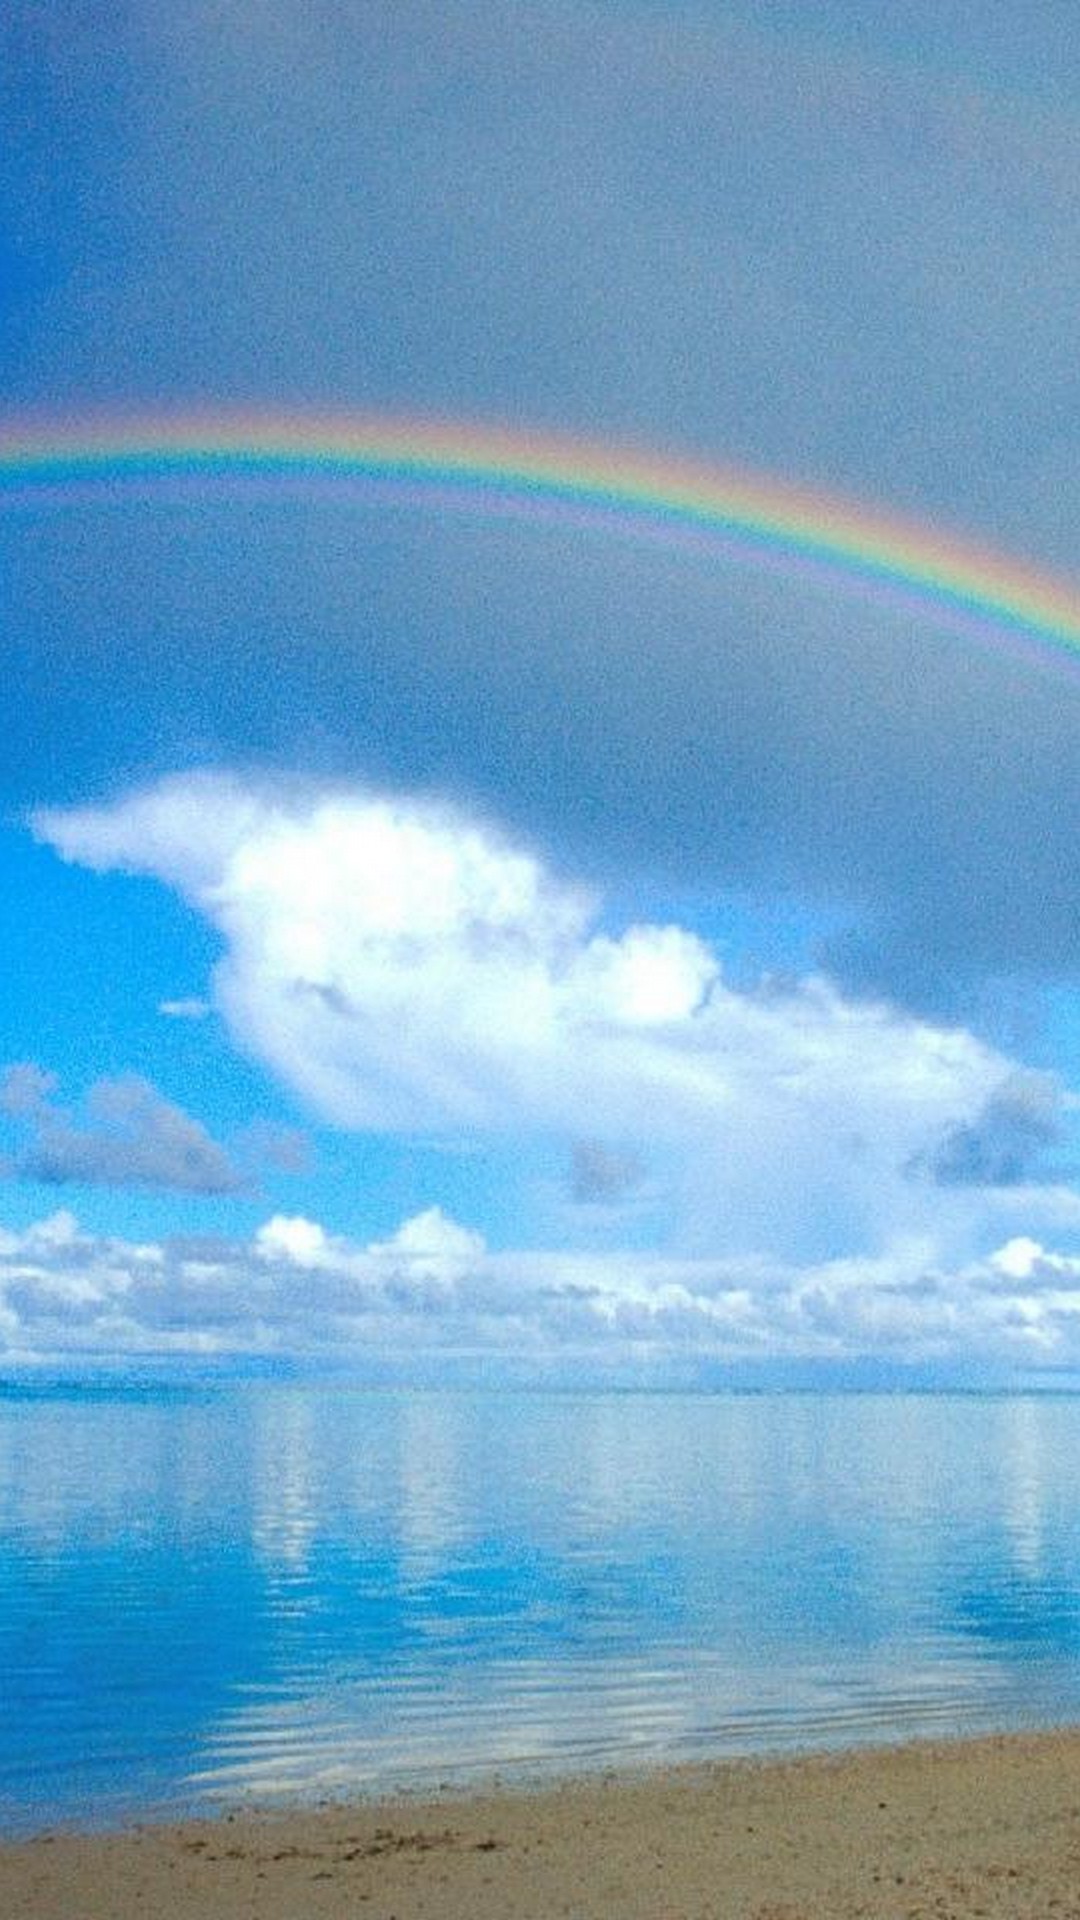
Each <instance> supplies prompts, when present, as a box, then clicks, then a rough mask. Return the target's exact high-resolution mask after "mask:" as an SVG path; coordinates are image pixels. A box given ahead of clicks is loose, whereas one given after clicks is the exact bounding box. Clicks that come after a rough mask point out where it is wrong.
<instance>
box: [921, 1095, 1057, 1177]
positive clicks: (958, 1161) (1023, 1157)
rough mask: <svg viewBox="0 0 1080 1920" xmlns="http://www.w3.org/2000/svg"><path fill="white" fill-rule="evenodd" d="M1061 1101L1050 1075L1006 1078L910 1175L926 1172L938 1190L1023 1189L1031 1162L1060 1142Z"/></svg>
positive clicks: (947, 1132)
mask: <svg viewBox="0 0 1080 1920" xmlns="http://www.w3.org/2000/svg"><path fill="white" fill-rule="evenodd" d="M1061 1098H1062V1095H1061V1088H1060V1085H1059V1083H1058V1081H1057V1080H1056V1079H1055V1077H1054V1076H1053V1074H1049V1073H1036V1072H1028V1071H1021V1072H1018V1073H1013V1074H1010V1075H1009V1076H1008V1078H1007V1079H1006V1080H1003V1081H1002V1082H1001V1084H1000V1086H998V1087H996V1088H995V1089H994V1092H993V1093H992V1094H991V1095H990V1097H989V1099H988V1100H986V1101H985V1102H984V1104H983V1106H982V1108H981V1109H980V1111H979V1113H978V1114H977V1115H976V1117H975V1119H974V1120H972V1121H970V1122H968V1123H966V1124H964V1125H958V1126H952V1127H949V1128H947V1129H946V1131H945V1133H944V1134H943V1135H942V1136H941V1139H940V1140H939V1142H938V1144H937V1146H936V1147H935V1148H934V1149H933V1150H932V1151H931V1152H930V1153H928V1154H925V1155H922V1156H920V1157H919V1158H918V1159H916V1160H914V1161H912V1162H911V1163H910V1170H911V1171H916V1172H917V1171H924V1170H925V1171H926V1172H928V1173H929V1174H930V1176H931V1178H932V1179H933V1180H934V1181H936V1183H937V1185H938V1186H941V1187H1017V1186H1022V1185H1023V1184H1024V1183H1025V1182H1026V1181H1027V1180H1028V1179H1029V1178H1030V1171H1031V1163H1032V1161H1033V1160H1034V1159H1035V1158H1036V1156H1037V1155H1038V1154H1039V1153H1040V1152H1041V1151H1042V1150H1043V1148H1044V1147H1048V1146H1052V1145H1053V1144H1054V1142H1055V1141H1056V1140H1058V1139H1060V1137H1061V1120H1060V1112H1061Z"/></svg>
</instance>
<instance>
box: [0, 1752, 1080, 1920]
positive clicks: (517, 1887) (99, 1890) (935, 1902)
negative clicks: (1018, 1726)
mask: <svg viewBox="0 0 1080 1920" xmlns="http://www.w3.org/2000/svg"><path fill="white" fill-rule="evenodd" d="M0 1914H2V1915H3V1916H4V1920H22V1916H27V1917H30V1916H32V1917H33V1920H44V1916H46V1915H47V1916H49V1920H53V1917H54V1916H55V1917H56V1920H60V1917H61V1916H63V1920H93V1917H94V1916H98V1915H108V1916H110V1920H125V1917H126V1916H129V1915H130V1916H132V1917H134V1916H135V1915H140V1916H151V1917H152V1920H173V1917H174V1916H175V1920H180V1917H181V1916H183V1917H184V1920H195V1917H196V1916H198V1920H211V1917H213V1920H217V1916H222V1917H223V1920H224V1916H229V1920H232V1916H234V1915H237V1916H239V1915H244V1916H245V1920H250V1916H252V1915H259V1916H261V1920H279V1917H280V1920H286V1916H287V1920H306V1916H309V1915H310V1916H320V1915H333V1916H344V1915H349V1916H353V1917H354V1920H355V1917H356V1916H359V1917H360V1920H418V1916H421V1915H423V1916H430V1917H432V1920H616V1917H618V1920H849V1916H850V1917H851V1920H855V1917H856V1916H858V1917H859V1920H864V1917H865V1916H874V1920H876V1917H877V1916H879V1915H881V1916H888V1917H889V1920H900V1917H901V1916H902V1917H903V1920H915V1916H919V1920H968V1916H969V1915H1009V1916H1014V1917H1016V1916H1019V1917H1020V1920H1028V1916H1030V1920H1036V1916H1037V1920H1080V1732H1068V1733H1061V1734H1049V1735H1039V1736H1037V1737H1030V1736H1021V1737H1013V1736H1007V1737H1002V1738H995V1739H990V1740H978V1741H963V1742H956V1743H955V1744H948V1745H939V1746H924V1745H918V1746H909V1747H895V1748H890V1749H885V1750H881V1749H878V1750H875V1751H872V1752H862V1753H857V1754H846V1755H830V1756H825V1757H817V1758H809V1759H800V1760H796V1761H770V1762H767V1763H764V1762H746V1763H733V1764H723V1765H715V1766H709V1767H693V1768H679V1769H674V1770H672V1771H669V1772H664V1773H655V1774H650V1775H648V1776H640V1777H634V1776H626V1777H623V1778H619V1779H605V1780H594V1781H591V1782H590V1781H577V1782H573V1783H569V1784H566V1785H561V1786H558V1787H554V1788H547V1789H543V1790H533V1791H528V1792H526V1791H504V1792H498V1793H485V1794H478V1795H475V1796H470V1797H467V1798H466V1797H461V1796H445V1797H443V1798H440V1799H438V1800H427V1801H422V1800H420V1799H412V1798H410V1799H405V1800H397V1801H394V1802H385V1801H384V1802H382V1803H380V1804H378V1805H375V1804H367V1803H360V1804H358V1805H355V1806H351V1807H330V1808H322V1809H316V1810H308V1811H290V1812H288V1813H278V1814H273V1815H259V1816H254V1815H251V1814H233V1815H231V1816H226V1817H224V1818H222V1819H220V1820H216V1821H205V1822H188V1823H186V1824H184V1825H178V1826H144V1827H141V1828H136V1829H134V1830H131V1831H128V1832H124V1833H116V1834H108V1835H97V1836H93V1835H73V1834H54V1835H51V1836H50V1835H40V1836H38V1837H36V1838H34V1839H32V1840H29V1841H23V1842H19V1843H11V1844H8V1845H6V1846H4V1847H2V1848H0Z"/></svg>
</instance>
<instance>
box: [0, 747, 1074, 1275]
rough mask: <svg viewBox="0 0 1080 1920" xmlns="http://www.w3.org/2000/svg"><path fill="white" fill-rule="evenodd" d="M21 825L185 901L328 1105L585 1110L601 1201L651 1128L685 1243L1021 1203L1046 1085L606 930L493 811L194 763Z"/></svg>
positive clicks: (871, 1012) (700, 954) (800, 1244)
mask: <svg viewBox="0 0 1080 1920" xmlns="http://www.w3.org/2000/svg"><path fill="white" fill-rule="evenodd" d="M34 824H35V829H36V832H37V833H38V835H39V837H40V838H42V839H43V840H45V841H47V842H49V843H50V844H51V845H52V846H53V847H55V848H56V849H57V851H58V852H59V853H60V854H62V855H63V857H64V858H65V859H67V860H71V861H77V862H79V863H81V864H83V865H85V866H88V867H91V868H93V869H95V870H97V871H101V872H104V871H109V870H112V869H122V870H124V871H127V872H134V873H148V874H153V875H156V876H157V877H158V878H159V879H161V880H162V881H164V882H166V883H167V884H168V885H170V886H171V887H173V888H175V889H176V890H177V891H178V892H179V893H181V894H182V895H183V896H184V897H185V898H186V899H187V900H188V901H189V902H190V903H191V904H192V905H193V906H194V907H195V908H196V909H197V910H198V911H199V912H200V913H201V914H202V915H204V916H205V917H206V918H207V919H208V920H209V921H210V922H211V923H212V924H213V925H214V926H215V928H216V929H217V930H218V931H219V933H220V934H221V935H222V936H223V938H224V940H225V943H226V955H225V958H224V960H223V961H222V962H221V964H220V965H219V967H218V968H217V971H216V974H215V978H214V983H213V984H214V999H215V1003H216V1005H217V1007H218V1010H219V1011H220V1012H221V1013H222V1015H223V1016H224V1018H225V1021H226V1023H227V1025H228V1027H229V1029H230V1030H231V1033H232V1035H233V1037H234V1038H235V1040H236V1041H237V1042H238V1043H239V1044H240V1046H241V1047H242V1048H243V1049H244V1050H245V1051H246V1052H249V1053H254V1054H255V1055H256V1056H258V1057H260V1058H261V1059H262V1060H263V1061H264V1062H265V1063H266V1064H267V1065H268V1066H269V1067H270V1068H271V1069H272V1070H273V1071H274V1072H275V1073H276V1074H277V1075H278V1076H279V1077H280V1078H281V1079H282V1080H283V1081H284V1082H285V1083H286V1084H287V1085H288V1086H289V1087H291V1088H292V1089H294V1090H295V1091H296V1092H297V1093H299V1094H300V1095H301V1096H302V1097H303V1098H304V1099H305V1100H306V1101H307V1102H308V1104H309V1105H310V1107H311V1108H312V1109H313V1110H314V1112H315V1113H317V1114H318V1115H320V1116H321V1117H323V1118H324V1119H327V1120H329V1121H331V1122H333V1123H336V1124H337V1125H339V1126H343V1127H349V1128H358V1129H373V1130H390V1131H399V1132H410V1131H419V1130H423V1129H432V1128H442V1129H446V1128H449V1129H451V1130H454V1129H456V1130H457V1131H459V1132H462V1131H465V1132H467V1131H470V1130H477V1129H481V1130H484V1129H488V1130H493V1131H501V1132H509V1133H516V1134H518V1135H522V1134H525V1133H528V1132H529V1131H530V1130H532V1131H555V1132H562V1133H564V1134H565V1135H566V1136H567V1137H568V1138H569V1139H570V1140H573V1139H578V1140H580V1139H581V1137H582V1123H583V1121H586V1122H587V1125H588V1130H589V1131H588V1138H589V1139H595V1140H597V1141H600V1142H604V1143H610V1142H613V1141H616V1142H620V1143H622V1144H621V1145H620V1146H619V1148H618V1149H617V1150H616V1148H614V1147H612V1146H611V1145H610V1144H604V1145H603V1146H602V1147H600V1148H597V1147H596V1146H585V1147H581V1146H579V1147H578V1149H577V1150H576V1161H575V1167H574V1173H573V1190H574V1193H575V1196H576V1197H577V1199H578V1200H579V1201H582V1202H588V1201H590V1200H592V1201H599V1200H601V1199H605V1200H607V1201H611V1200H612V1199H613V1198H614V1197H615V1195H616V1193H617V1192H619V1191H620V1190H626V1189H627V1188H628V1187H629V1186H630V1185H632V1184H633V1181H634V1179H635V1178H636V1177H638V1173H639V1163H640V1164H646V1163H647V1160H648V1154H649V1151H650V1149H655V1150H657V1151H659V1152H661V1153H663V1154H665V1155H667V1156H668V1157H669V1158H670V1159H673V1160H674V1161H676V1162H677V1163H678V1166H679V1167H680V1169H681V1171H680V1172H679V1174H678V1175H677V1181H678V1184H679V1187H680V1198H679V1210H680V1217H681V1220H682V1228H681V1232H682V1235H683V1241H684V1244H685V1245H687V1246H693V1248H694V1249H695V1250H698V1251H710V1252H721V1251H723V1252H736V1253H744V1252H753V1253H759V1252H767V1253H770V1254H772V1255H782V1256H783V1257H794V1258H797V1259H800V1260H802V1259H805V1258H806V1257H808V1255H809V1254H811V1253H812V1252H814V1250H815V1249H816V1250H817V1251H818V1253H819V1254H820V1253H822V1252H828V1253H836V1252H837V1251H850V1252H853V1253H854V1252H860V1253H861V1252H863V1251H865V1250H866V1249H867V1248H875V1247H877V1248H880V1247H882V1246H884V1245H885V1244H887V1243H888V1242H889V1241H890V1240H891V1239H892V1238H893V1237H894V1236H895V1235H896V1233H897V1232H899V1231H905V1232H908V1233H911V1232H916V1231H922V1232H924V1233H925V1232H930V1231H933V1232H934V1233H936V1234H938V1235H941V1234H942V1232H944V1234H945V1240H944V1241H943V1242H942V1244H947V1243H948V1236H949V1235H950V1234H952V1235H953V1236H957V1235H958V1236H959V1238H958V1239H956V1240H955V1245H956V1246H957V1247H962V1246H964V1245H965V1244H967V1243H966V1242H965V1240H964V1236H965V1234H967V1235H970V1233H971V1231H972V1230H973V1228H974V1227H976V1226H977V1227H978V1228H979V1230H980V1232H982V1233H983V1243H984V1244H985V1233H986V1232H988V1231H990V1232H992V1231H996V1230H997V1224H998V1217H997V1214H996V1213H995V1211H994V1203H993V1200H992V1194H993V1190H995V1189H999V1188H1003V1187H1010V1188H1019V1187H1021V1186H1023V1187H1024V1190H1025V1194H1026V1197H1027V1199H1028V1201H1029V1202H1030V1203H1031V1204H1032V1205H1034V1206H1035V1207H1036V1215H1037V1212H1038V1204H1039V1203H1038V1179H1039V1174H1038V1167H1039V1150H1040V1148H1041V1147H1042V1146H1043V1145H1044V1144H1047V1143H1048V1142H1050V1141H1051V1139H1052V1138H1053V1135H1054V1131H1055V1127H1056V1124H1057V1119H1056V1111H1057V1106H1058V1103H1059V1100H1060V1090H1059V1089H1058V1087H1057V1085H1056V1083H1055V1082H1054V1081H1053V1080H1052V1079H1050V1078H1049V1077H1047V1076H1040V1075H1027V1076H1025V1075H1023V1074H1018V1072H1017V1069H1016V1066H1015V1063H1014V1062H1012V1061H1010V1060H1008V1059H1007V1058H1006V1057H1004V1056H1003V1055H1002V1054H1000V1053H999V1052H997V1051H995V1050H994V1049H993V1048H991V1047H988V1046H987V1045H985V1044H983V1043H982V1042H980V1041H979V1040H977V1039H976V1038H975V1037H974V1036H973V1035H971V1034H970V1033H967V1032H965V1031H964V1030H963V1029H959V1028H944V1027H938V1026H935V1025H933V1024H930V1023H928V1022H926V1021H921V1020H918V1019H915V1018H913V1017H912V1016H910V1015H908V1014H905V1013H903V1012H901V1011H899V1010H897V1009H896V1008H894V1007H890V1006H889V1005H887V1004H885V1003H881V1002H868V1001H856V1000H852V999H847V998H845V997H844V996H843V994H841V993H840V992H839V991H838V989H837V988H836V987H835V986H834V985H833V984H831V983H830V982H829V981H828V980H827V979H825V978H823V977H820V976H811V977H806V978H804V979H802V980H796V981H792V982H786V983H784V984H779V983H769V982H766V983H764V984H763V985H760V986H758V987H757V988H755V989H753V990H737V989H736V988H735V987H733V986H732V985H730V984H729V983H728V982H727V981H726V980H725V979H724V977H723V974H722V971H721V967H720V962H719V959H718V957H717V955H716V953H715V952H714V951H713V950H712V949H711V947H710V946H709V945H708V944H707V943H706V942H705V941H704V940H702V939H701V938H699V937H698V935H697V934H695V933H694V932H692V931H689V930H688V929H686V928H684V927H682V926H678V925H670V924H669V925H655V924H636V925H630V926H623V927H621V928H618V929H615V930H608V929H607V928H606V927H605V925H604V922H603V919H602V915H601V910H600V907H599V904H598V903H597V902H595V901H593V900H590V899H589V898H588V897H587V896H586V895H585V894H584V893H583V892H582V891H581V890H580V889H577V888H575V887H573V886H571V885H568V884H567V883H566V882H565V881H564V880H562V879H560V878H558V877H556V876H555V875H553V874H552V873H551V872H550V871H548V870H547V868H546V867H545V865H544V864H543V863H542V862H541V861H540V860H539V859H538V858H537V857H536V856H535V855H533V854H532V853H530V852H529V851H528V850H527V849H524V848H522V847H520V846H518V845H515V844H512V843H511V842H509V841H508V840H507V839H506V838H504V837H503V836H501V835H500V834H499V833H498V832H497V831H496V830H495V829H494V828H493V827H492V826H491V825H490V824H489V823H486V822H483V821H479V820H476V819H470V818H468V817H466V816H465V815H463V814H462V813H460V812H453V811H450V810H447V809H445V808H438V807H435V806H434V805H432V804H430V803H426V802H422V801H420V800H417V799H410V798H408V797H399V798H386V797H379V796H375V795H371V794H369V793H365V792H363V791H356V790H353V791H349V790H339V791H333V792H320V791H317V790H312V789H310V788H304V787H296V788H295V789H293V790H289V789H288V788H285V789H280V788H279V789H276V790H272V789H271V788H270V787H268V786H267V785H265V784H259V783H257V782H251V781H246V780H241V779H239V778H233V777H229V776H226V775H208V774H193V775H187V776H182V777H178V778H174V779H171V780H165V781H162V782H160V783H159V784H157V785H156V786H153V787H151V788H148V789H145V790H143V791H140V792H136V793H134V794H131V795H129V796H127V797H125V798H121V799H120V800H117V801H115V802H113V803H111V804H105V805H100V806H89V807H83V808H78V809H71V810H43V811H40V812H39V813H38V814H37V815H36V816H35V821H34ZM927 1176H929V1177H927ZM1033 1195H1034V1196H1035V1198H1034V1199H1033V1197H1032V1196H1033ZM988 1196H990V1197H989V1198H988ZM1049 1200H1051V1201H1052V1202H1053V1208H1057V1209H1058V1210H1060V1209H1059V1197H1057V1196H1056V1190H1055V1193H1053V1194H1050V1195H1049ZM988 1208H989V1214H988V1211H987V1210H988ZM1036 1215H1033V1216H1032V1222H1031V1224H1034V1223H1035V1219H1036ZM1055 1217H1056V1214H1055ZM988 1218H989V1220H990V1222H991V1224H990V1225H989V1226H987V1221H988Z"/></svg>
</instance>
